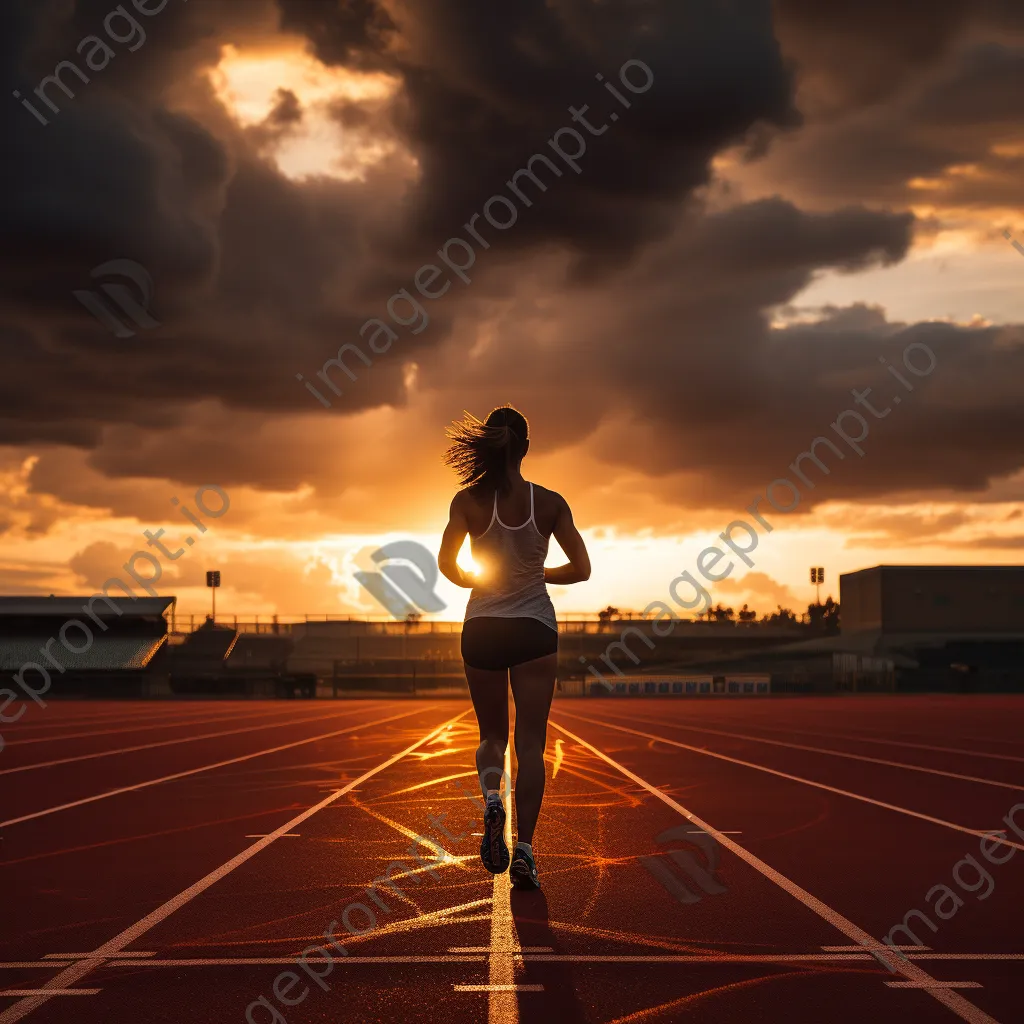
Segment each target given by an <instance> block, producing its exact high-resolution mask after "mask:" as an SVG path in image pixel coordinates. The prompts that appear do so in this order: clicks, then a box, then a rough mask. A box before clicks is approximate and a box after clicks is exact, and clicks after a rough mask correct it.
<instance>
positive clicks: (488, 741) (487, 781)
mask: <svg viewBox="0 0 1024 1024" xmlns="http://www.w3.org/2000/svg"><path fill="white" fill-rule="evenodd" d="M466 679H467V680H468V681H469V693H470V696H471V697H472V698H473V710H474V711H476V720H477V723H478V724H479V726H480V746H479V747H477V749H476V770H477V773H478V774H479V776H480V789H481V792H482V793H483V795H484V797H486V796H487V791H488V790H489V789H499V790H500V789H502V788H503V787H502V784H501V780H502V775H503V773H504V771H505V750H506V748H507V747H508V671H507V670H506V669H502V670H501V671H498V672H492V671H489V670H487V669H482V668H473V667H472V666H471V665H467V666H466Z"/></svg>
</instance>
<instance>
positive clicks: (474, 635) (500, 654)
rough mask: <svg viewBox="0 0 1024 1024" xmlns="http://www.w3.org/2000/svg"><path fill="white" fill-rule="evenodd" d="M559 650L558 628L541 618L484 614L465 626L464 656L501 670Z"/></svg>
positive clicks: (469, 662) (468, 661) (474, 663)
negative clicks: (547, 623)
mask: <svg viewBox="0 0 1024 1024" xmlns="http://www.w3.org/2000/svg"><path fill="white" fill-rule="evenodd" d="M557 651H558V632H557V631H556V630H554V629H552V628H551V627H550V626H547V625H545V624H544V623H543V622H541V621H540V619H529V618H516V619H505V618H500V617H498V616H493V615H480V616H477V617H475V618H472V619H467V620H466V622H465V623H464V625H463V627H462V660H463V661H464V662H465V663H466V664H467V665H469V666H471V667H472V668H482V669H488V670H490V671H494V672H500V671H502V670H503V669H509V668H512V666H513V665H521V664H522V663H523V662H524V661H533V660H534V659H535V658H543V657H544V656H545V655H546V654H555V653H557Z"/></svg>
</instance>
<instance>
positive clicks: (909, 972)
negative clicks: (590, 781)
mask: <svg viewBox="0 0 1024 1024" xmlns="http://www.w3.org/2000/svg"><path fill="white" fill-rule="evenodd" d="M563 713H564V712H563ZM573 717H578V716H573ZM551 724H552V725H553V726H554V727H555V728H556V729H557V730H558V731H559V732H561V733H564V734H565V735H566V736H568V737H569V739H571V740H573V741H574V742H575V743H578V744H579V745H580V746H581V747H583V748H584V749H585V750H589V751H590V752H591V753H592V754H594V755H596V756H597V757H599V758H600V759H601V760H602V761H604V762H605V763H606V764H609V765H611V766H612V767H613V768H615V769H616V770H617V771H620V772H621V773H622V774H623V775H625V776H626V778H627V779H631V780H632V781H633V782H635V783H636V784H637V785H638V786H641V787H642V788H643V789H645V790H647V792H648V793H650V794H651V795H652V796H655V797H657V798H658V799H659V800H661V801H662V803H665V804H667V805H668V806H669V807H671V808H672V809H673V810H675V811H677V812H678V813H679V814H681V815H682V816H683V817H684V818H686V819H687V821H691V822H693V824H694V825H696V826H698V827H699V828H702V829H705V830H706V831H708V832H710V833H711V835H713V836H714V837H715V840H716V841H717V842H718V843H719V844H721V845H722V846H724V847H725V848H726V849H727V850H731V851H732V852H733V853H735V854H736V856H737V857H739V858H741V859H742V860H744V861H746V863H747V864H749V865H750V866H751V867H752V868H754V869H755V870H757V871H760V872H761V874H762V875H764V876H765V877H766V878H767V879H768V880H769V881H772V882H774V883H775V884H776V885H777V886H779V888H781V889H782V890H783V891H784V892H787V893H789V895H791V896H793V897H794V898H795V899H797V900H799V901H800V902H801V903H802V904H803V905H804V906H805V907H807V908H808V910H811V911H813V912H814V913H816V914H817V915H818V916H819V917H821V918H822V919H823V920H825V921H827V922H828V923H829V924H830V925H832V927H833V928H835V929H836V930H837V931H840V932H842V934H843V935H845V936H846V937H847V938H848V939H850V940H852V941H853V942H856V943H858V944H860V945H868V946H872V947H879V946H881V945H882V943H881V942H880V941H879V940H878V939H875V938H874V937H873V936H871V935H869V934H868V933H867V932H866V931H864V929H863V928H860V927H858V926H857V925H855V924H854V923H853V922H852V921H851V920H850V919H849V918H847V917H844V916H843V915H842V914H840V913H839V911H837V910H833V909H832V907H830V906H828V905H827V904H826V903H823V902H822V901H821V900H819V899H818V898H817V897H816V896H812V895H811V894H810V893H809V892H808V891H807V890H806V889H803V888H801V887H800V886H799V885H797V884H796V882H794V881H792V880H791V879H789V878H787V877H786V876H785V875H783V874H782V873H781V872H779V871H776V870H775V868H773V867H770V866H769V865H768V864H766V863H765V862H764V861H763V860H761V858H760V857H757V856H755V855H754V854H753V853H751V852H750V851H749V850H747V849H745V848H744V847H742V846H740V844H739V843H737V842H736V841H735V840H734V839H730V838H729V837H728V836H727V835H724V834H723V833H721V832H719V831H717V830H716V829H715V828H714V827H713V826H711V825H709V824H708V823H707V822H705V821H704V820H702V819H701V818H698V817H697V815H695V814H694V813H693V812H692V811H688V810H687V809H686V808H685V807H683V805H682V804H680V803H679V802H678V801H676V800H673V799H672V797H670V796H667V795H666V794H665V793H663V792H662V791H661V790H660V789H658V788H656V787H655V786H652V785H651V783H649V782H647V781H646V779H642V778H640V776H639V775H637V774H635V773H634V772H631V771H630V770H629V769H628V768H627V767H625V765H621V764H619V762H618V761H615V760H613V759H612V758H610V757H609V756H608V755H607V754H606V753H604V752H603V751H601V750H598V749H597V747H595V746H593V745H592V744H590V743H588V742H587V741H586V740H584V739H581V738H580V737H579V736H576V735H575V734H573V733H571V732H569V730H568V729H566V728H565V727H564V726H562V725H559V724H558V723H557V722H554V721H552V722H551ZM835 955H842V954H835ZM851 955H852V954H851ZM869 955H873V954H869ZM893 959H894V961H895V964H894V966H893V968H892V973H894V974H897V973H898V974H902V975H903V977H904V978H906V979H907V980H908V981H915V982H933V981H934V980H935V979H934V978H932V976H931V975H930V974H928V973H927V972H926V971H925V970H923V969H922V968H920V967H918V966H917V965H916V964H914V963H911V962H909V961H908V960H907V959H906V958H905V957H903V956H902V955H897V956H894V957H893ZM927 992H928V994H929V995H930V996H931V997H932V998H933V999H935V1000H937V1001H938V1002H940V1003H942V1004H943V1005H944V1006H945V1007H946V1008H947V1009H949V1010H952V1011H953V1013H955V1014H957V1016H959V1017H960V1018H961V1019H962V1020H966V1021H968V1022H969V1024H998V1021H996V1020H995V1018H993V1017H990V1016H989V1015H988V1014H987V1013H985V1012H984V1011H983V1010H980V1009H979V1008H978V1007H976V1006H975V1005H974V1004H973V1003H971V1002H969V1001H968V1000H966V999H965V998H964V997H963V996H961V995H958V994H957V993H956V992H953V991H950V990H947V989H928V990H927ZM0 1024H3V1022H2V1018H0Z"/></svg>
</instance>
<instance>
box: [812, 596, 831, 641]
mask: <svg viewBox="0 0 1024 1024" xmlns="http://www.w3.org/2000/svg"><path fill="white" fill-rule="evenodd" d="M807 621H808V622H809V623H810V624H811V628H812V629H813V630H814V632H815V633H822V634H824V635H825V636H834V635H835V634H836V633H838V632H839V603H838V602H837V601H833V600H832V598H831V597H827V598H826V599H825V603H824V604H809V605H808V606H807Z"/></svg>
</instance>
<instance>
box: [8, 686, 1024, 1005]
mask: <svg viewBox="0 0 1024 1024" xmlns="http://www.w3.org/2000/svg"><path fill="white" fill-rule="evenodd" d="M27 717H28V716H26V719H27ZM1022 721H1024V699H1020V698H1014V697H984V696H980V697H979V696H972V697H956V698H954V697H897V696H878V697H845V698H830V699H825V698H822V699H817V698H773V699H770V700H761V699H728V698H722V699H704V700H697V701H694V700H692V699H686V698H630V699H611V698H606V699H592V700H591V699H588V700H568V699H566V700H560V701H557V702H556V704H555V707H554V710H553V712H552V728H551V729H550V731H549V735H548V746H547V755H546V756H547V761H548V783H547V786H548V789H547V795H546V798H545V803H544V809H543V811H542V817H541V821H540V825H539V828H538V832H537V837H536V841H535V851H536V854H537V862H538V867H539V868H540V872H541V878H542V882H543V885H544V888H543V890H542V892H540V893H536V894H523V893H516V892H510V891H509V886H508V880H507V876H498V877H497V878H492V876H490V875H487V874H486V873H485V872H484V871H483V869H482V868H481V867H480V865H479V862H478V859H477V856H476V849H477V846H478V843H479V838H478V836H476V835H474V833H479V831H480V823H479V817H480V816H479V812H478V810H477V807H476V806H475V804H474V803H473V802H472V801H471V799H470V798H469V796H468V795H467V793H468V792H469V791H470V790H472V788H473V785H474V770H473V753H474V749H475V746H476V733H475V727H474V723H473V718H472V712H471V711H470V709H469V707H468V705H466V704H465V703H460V702H457V701H429V700H415V701H413V700H393V701H387V700H367V701H336V702H333V701H318V702H278V703H273V702H266V703H265V702H252V701H249V702H244V703H228V702H202V703H200V702H196V703H174V704H156V703H132V704H128V703H114V702H108V703H97V702H90V703H88V704H73V703H56V702H55V703H53V704H51V705H50V706H49V707H48V708H47V709H46V710H45V712H40V713H39V714H38V715H36V716H35V718H34V719H33V720H32V722H26V723H25V725H24V727H19V725H15V726H13V727H8V728H7V730H6V732H5V739H7V742H8V747H7V748H6V749H5V750H3V751H2V752H0V785H2V790H0V793H2V797H0V835H2V846H0V849H2V857H3V861H2V863H3V868H4V871H3V879H4V883H5V885H4V893H3V908H4V913H3V915H2V920H0V1024H11V1022H14V1021H18V1020H30V1021H36V1022H40V1024H49V1022H57V1021H72V1020H73V1021H76V1022H83V1024H92V1022H104V1024H107V1022H115V1024H119V1022H125V1024H128V1022H133V1024H134V1022H141V1024H149V1022H165V1021H167V1022H170V1021H174V1022H176V1024H177V1022H191V1021H194V1022H202V1024H209V1022H221V1021H224V1022H239V1024H242V1022H245V1021H246V1020H247V1015H248V1019H249V1021H250V1024H265V1022H273V1024H280V1022H282V1021H283V1022H286V1024H302V1022H306V1021H309V1022H328V1021H330V1022H332V1024H348V1022H353V1024H355V1022H360V1024H363V1022H396V1024H397V1022H399V1021H401V1022H406V1021H411V1022H419V1021H423V1022H426V1021H430V1022H438V1021H444V1022H447V1021H453V1022H454V1021H458V1022H477V1021H479V1022H487V1024H516V1022H517V1021H520V1020H522V1021H523V1022H524V1024H526V1022H533V1021H539V1022H545V1024H546V1022H552V1024H555V1022H558V1024H562V1022H574V1021H575V1022H593V1024H599V1022H600V1024H611V1022H614V1024H626V1022H631V1024H632V1022H636V1024H641V1022H644V1024H647V1022H650V1024H660V1022H671V1021H727V1022H732V1021H736V1022H741V1021H742V1022H748V1021H768V1022H774V1021H787V1022H794V1021H796V1022H804V1021H806V1022H813V1024H822V1022H839V1024H844V1022H847V1021H849V1022H853V1021H858V1022H860V1021H864V1020H869V1019H870V1020H872V1021H873V1022H877V1024H887V1022H896V1021H900V1022H901V1024H902V1022H905V1021H907V1020H912V1021H914V1022H919V1021H920V1022H930V1021H936V1022H939V1021H956V1020H967V1021H974V1022H989V1021H1001V1022H1013V1021H1020V1020H1024V1012H1022V1011H1021V1009H1020V1004H1021V1002H1022V995H1021V993H1020V992H1019V987H1020V985H1019V982H1020V979H1021V978H1024V970H1022V967H1024V926H1022V924H1021V913H1020V908H1021V907H1022V906H1024V729H1022V728H1021V726H1022ZM513 762H514V759H513ZM513 768H514V763H513ZM1015 807H1019V810H1018V811H1017V812H1016V816H1015V817H1014V819H1013V822H1014V823H1016V824H1017V826H1018V828H1019V832H1020V834H1018V833H1015V832H1014V831H1013V829H1012V828H1010V827H1009V826H1008V825H1007V824H1006V823H1005V822H1004V821H1003V819H1004V818H1005V817H1006V816H1007V815H1009V814H1010V813H1011V811H1012V810H1013V808H1015ZM442 816H443V817H442ZM995 830H1002V832H1003V835H1004V837H1005V838H1004V839H1002V840H999V841H991V840H989V841H985V840H984V839H983V836H984V834H985V833H988V832H992V831H995ZM417 837H422V841H421V843H420V845H419V846H413V845H412V844H413V843H414V841H415V840H416V838H417ZM985 842H987V845H983V844H984V843H985ZM417 851H418V853H419V856H420V859H419V860H418V861H417V860H416V859H414V854H415V853H416V852H417ZM986 853H987V855H988V856H986ZM989 857H990V858H991V859H988V858H989ZM967 858H970V859H967ZM996 861H998V863H997V862H996ZM396 862H397V864H396ZM389 864H392V865H395V866H394V867H393V868H392V875H391V878H392V880H393V881H392V885H391V886H390V887H389V886H387V885H385V884H383V883H380V884H378V886H377V887H376V888H375V889H374V890H372V891H371V892H370V894H369V895H368V893H367V886H369V885H371V884H372V883H373V880H374V879H376V878H380V877H381V876H382V873H383V872H384V871H385V869H386V868H387V867H388V865H389ZM958 865H959V867H958ZM954 872H955V873H956V876H955V875H954ZM929 897H930V898H929ZM360 905H361V907H360ZM915 909H916V910H918V911H922V912H924V913H926V914H927V916H928V922H930V924H929V923H925V922H924V921H923V918H922V917H921V916H918V917H916V918H915V917H911V918H909V919H908V920H909V922H910V926H911V928H912V930H913V932H914V933H915V934H914V937H912V938H911V937H907V936H906V935H900V934H897V936H896V939H895V941H896V942H897V943H898V944H901V945H903V946H906V947H911V948H906V949H904V951H903V957H902V958H901V957H898V956H897V954H896V953H894V952H893V951H891V950H890V949H889V948H888V947H885V946H884V945H882V944H881V940H882V939H884V938H885V936H886V935H887V934H888V933H889V932H890V929H892V928H893V926H895V925H898V924H899V923H900V922H902V921H903V920H904V917H905V915H907V914H908V912H910V911H912V910H915ZM344 920H348V921H349V922H350V923H352V924H353V927H355V928H357V929H365V931H364V933H363V934H361V935H355V936H353V935H350V934H349V933H348V932H347V931H346V930H345V928H344V927H343V925H342V923H340V922H343V921H344ZM332 922H339V924H338V925H337V926H336V928H335V934H336V935H337V936H338V941H339V942H342V943H344V946H345V949H346V952H347V955H346V956H342V955H341V954H340V952H337V950H336V949H335V955H334V956H333V958H331V959H328V958H326V957H325V956H320V957H315V956H314V955H313V954H310V957H309V958H308V959H307V965H311V966H310V970H309V971H303V970H302V969H301V967H299V965H298V964H297V963H296V957H297V956H298V955H299V954H300V953H301V952H302V951H303V950H305V949H307V948H310V947H312V946H314V945H317V944H321V945H322V944H323V943H324V942H325V941H326V940H325V938H324V931H325V929H327V928H328V927H329V926H330V925H331V923H332ZM869 947H870V948H869ZM316 974H319V975H320V976H319V978H317V977H316ZM292 978H294V979H295V980H291V979H292ZM275 985H276V989H277V990H276V992H275Z"/></svg>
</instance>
